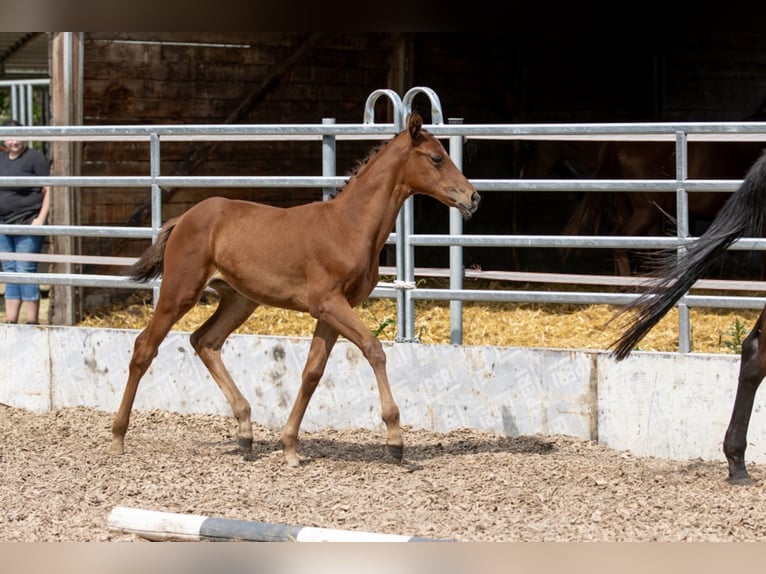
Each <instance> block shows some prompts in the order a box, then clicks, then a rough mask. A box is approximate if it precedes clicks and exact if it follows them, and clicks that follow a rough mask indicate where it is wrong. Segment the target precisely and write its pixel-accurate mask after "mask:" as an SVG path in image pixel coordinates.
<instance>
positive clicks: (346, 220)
mask: <svg viewBox="0 0 766 574" xmlns="http://www.w3.org/2000/svg"><path fill="white" fill-rule="evenodd" d="M422 126H423V120H422V119H421V117H420V116H419V115H418V114H411V115H410V117H409V119H408V126H407V129H406V130H404V131H402V132H401V133H400V134H398V135H397V136H396V137H394V138H393V139H392V140H390V141H389V142H387V143H386V144H385V145H384V146H382V147H381V148H380V149H379V150H378V151H377V152H375V153H374V154H372V155H371V156H370V158H369V159H368V160H367V162H366V163H365V164H364V165H363V166H362V167H361V168H360V169H359V170H358V171H357V172H356V174H355V175H353V176H352V177H351V178H350V180H349V181H348V183H347V184H346V185H345V186H344V188H343V190H342V192H341V193H340V194H338V196H337V197H336V198H334V199H333V200H331V201H326V202H315V203H310V204H306V205H301V206H296V207H289V208H277V207H272V206H268V205H263V204H258V203H253V202H246V201H234V200H229V199H224V198H220V197H213V198H210V199H206V200H204V201H202V202H200V203H198V204H197V205H195V206H194V207H192V208H191V209H189V211H187V212H186V213H184V214H183V215H182V216H181V217H179V218H176V219H173V220H171V221H168V222H167V223H166V224H165V225H164V226H163V227H162V229H161V231H160V234H159V236H158V238H157V242H156V243H155V244H154V245H152V246H151V247H149V249H147V250H146V252H145V253H144V254H143V255H142V256H141V257H140V258H139V260H138V261H137V262H136V263H135V265H134V266H133V267H132V268H131V269H130V270H129V274H130V276H131V277H132V278H133V279H134V280H136V281H147V280H149V279H152V278H155V277H158V276H159V275H160V274H161V275H162V283H161V287H160V294H159V299H158V301H157V305H156V310H155V312H154V316H153V317H152V319H151V321H150V322H149V324H148V325H147V327H146V328H145V329H144V330H143V331H142V332H141V333H140V334H139V335H138V337H137V338H136V341H135V346H134V350H133V356H132V358H131V360H130V368H129V372H128V381H127V384H126V386H125V391H124V394H123V396H122V401H121V402H120V406H119V409H118V411H117V413H116V415H115V417H114V422H113V424H112V444H111V451H112V453H113V454H117V455H121V454H123V453H124V441H125V433H126V432H127V429H128V424H129V421H130V412H131V408H132V405H133V401H134V399H135V396H136V391H137V390H138V384H139V381H140V380H141V377H142V376H143V375H144V373H145V372H146V370H147V369H148V368H149V365H150V364H151V362H152V360H153V359H154V357H155V356H156V355H157V351H158V348H159V346H160V343H161V342H162V340H163V339H164V338H165V336H166V335H167V334H168V332H169V331H170V329H171V328H172V326H173V325H174V324H175V323H176V322H177V321H178V320H179V319H180V318H181V317H182V316H183V315H184V314H185V313H186V312H187V311H189V309H191V308H192V307H193V306H194V305H195V304H196V303H197V301H198V300H199V298H200V296H201V295H202V293H203V291H204V290H205V288H206V287H207V286H210V287H211V288H213V289H215V290H216V291H217V292H218V293H219V295H220V302H219V304H218V307H217V309H216V311H215V312H214V313H213V315H212V316H211V317H210V318H209V319H207V321H205V323H204V324H203V325H202V326H200V327H199V328H198V329H197V330H196V331H194V332H193V333H192V334H191V344H192V346H193V347H194V349H195V351H196V352H197V354H198V355H199V357H200V359H201V360H202V362H203V363H204V364H205V366H206V367H207V369H208V371H209V372H210V375H211V376H212V377H213V379H214V380H215V382H216V383H217V384H218V386H219V387H220V388H221V391H223V394H224V395H225V396H226V399H227V401H228V402H229V404H230V405H231V408H232V410H233V412H234V416H235V417H236V419H237V422H238V432H237V436H238V445H239V448H240V450H242V451H244V452H245V453H248V452H250V451H251V450H252V443H253V430H252V422H251V420H250V413H251V407H250V404H249V403H248V401H247V399H246V398H245V397H244V396H243V395H242V393H241V392H240V391H239V389H238V388H237V385H236V384H235V382H234V381H233V379H232V378H231V375H230V374H229V372H228V371H227V369H226V367H225V366H224V364H223V362H222V360H221V348H222V347H223V344H224V341H225V340H226V338H227V337H228V336H229V335H230V334H231V333H232V332H233V331H234V330H235V329H236V328H237V327H239V326H240V325H241V324H242V323H244V322H245V320H246V319H247V318H248V317H249V316H250V314H251V313H252V312H253V311H254V310H255V309H256V307H258V305H261V304H263V305H271V306H274V307H281V308H285V309H294V310H296V311H304V312H308V313H310V314H311V315H312V317H315V318H316V320H317V323H316V327H315V329H314V335H313V338H312V340H311V345H310V349H309V354H308V359H307V361H306V365H305V367H304V369H303V373H302V381H301V386H300V388H299V390H298V393H297V396H296V398H295V403H294V404H293V407H292V410H291V411H290V414H289V416H288V419H287V422H286V424H285V426H284V428H283V430H282V433H281V443H282V447H283V450H284V455H285V459H286V462H287V464H288V465H290V466H298V465H299V464H300V460H299V457H298V454H297V452H296V444H297V442H298V430H299V427H300V424H301V420H302V419H303V415H304V413H305V411H306V408H307V406H308V404H309V401H310V400H311V396H312V394H313V393H314V390H315V389H316V387H317V385H318V383H319V379H320V378H321V376H322V374H323V373H324V369H325V366H326V364H327V359H328V357H329V355H330V352H331V351H332V348H333V346H334V345H335V342H336V341H337V339H338V336H340V335H342V336H343V337H345V338H347V339H348V340H349V341H351V342H352V343H354V344H355V345H356V346H357V347H359V349H360V350H361V352H362V353H363V354H364V356H365V358H366V359H367V361H368V362H369V364H370V366H371V367H372V370H373V372H374V374H375V379H376V380H377V383H378V391H379V393H380V401H381V407H382V408H381V411H382V412H381V414H382V418H383V421H384V422H385V424H386V428H387V440H386V444H387V447H388V451H389V453H390V454H391V455H392V456H393V457H394V458H395V459H397V460H399V461H400V460H401V459H402V454H403V441H402V433H401V429H400V425H399V407H398V406H397V404H396V402H395V401H394V398H393V395H392V393H391V389H390V387H389V383H388V377H387V375H386V355H385V352H384V350H383V346H382V345H381V343H380V342H379V341H378V339H377V338H376V337H375V335H374V334H373V333H371V332H370V330H369V329H367V328H366V327H365V326H364V323H363V322H362V321H361V319H359V317H358V316H357V315H356V313H355V312H354V310H353V307H355V306H356V305H358V304H360V303H361V302H362V301H364V300H365V299H366V298H367V297H368V296H369V294H370V293H371V291H372V289H373V288H374V287H375V285H376V284H377V282H378V260H379V255H380V252H381V249H382V248H383V246H384V244H385V242H386V240H387V239H388V236H389V234H390V233H391V231H392V229H393V227H394V223H395V220H396V216H397V214H398V213H399V209H400V208H401V207H402V204H403V203H404V201H405V200H406V199H407V198H408V197H410V196H411V195H413V194H417V193H421V194H425V195H429V196H431V197H434V198H435V199H437V200H439V201H441V202H442V203H444V204H446V205H448V206H451V207H456V208H458V209H459V210H460V211H461V212H462V214H463V217H464V218H466V219H467V218H469V217H470V216H471V215H472V214H473V213H474V212H475V211H476V209H477V208H478V205H479V199H480V198H479V194H478V193H477V192H476V190H475V188H474V187H473V185H471V183H470V182H469V181H468V180H467V179H466V178H465V176H464V175H463V174H462V173H461V172H460V170H459V169H458V168H457V166H455V164H454V163H453V162H452V160H451V159H450V157H449V155H448V154H447V152H446V151H445V149H444V147H443V146H442V144H441V143H440V142H439V140H438V139H436V138H435V137H434V136H433V135H432V134H430V133H428V132H427V131H426V130H424V129H422Z"/></svg>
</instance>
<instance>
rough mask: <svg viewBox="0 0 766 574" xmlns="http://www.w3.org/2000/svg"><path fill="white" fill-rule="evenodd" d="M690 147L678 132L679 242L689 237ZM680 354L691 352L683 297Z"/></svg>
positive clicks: (683, 250)
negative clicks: (688, 180) (687, 183)
mask: <svg viewBox="0 0 766 574" xmlns="http://www.w3.org/2000/svg"><path fill="white" fill-rule="evenodd" d="M688 177H689V146H688V138H687V135H686V132H683V131H678V132H676V221H677V223H676V235H677V237H678V239H679V240H685V239H686V238H688V237H689V193H688V192H687V191H686V180H687V178H688ZM678 257H679V258H681V257H686V247H685V246H683V245H681V246H679V247H678ZM678 352H679V353H689V352H691V321H690V319H689V306H688V305H687V304H686V302H685V299H684V298H683V297H682V298H681V300H680V301H679V303H678Z"/></svg>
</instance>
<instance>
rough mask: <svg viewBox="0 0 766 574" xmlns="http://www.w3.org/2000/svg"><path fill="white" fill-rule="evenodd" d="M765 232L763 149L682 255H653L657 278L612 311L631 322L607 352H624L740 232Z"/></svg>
mask: <svg viewBox="0 0 766 574" xmlns="http://www.w3.org/2000/svg"><path fill="white" fill-rule="evenodd" d="M765 233H766V155H761V157H760V158H759V159H758V161H756V162H755V164H753V166H752V167H751V168H750V170H749V171H748V173H747V175H746V176H745V179H744V181H743V182H742V185H741V186H740V188H739V189H738V190H737V191H736V192H735V193H733V194H732V195H731V197H730V198H729V199H728V201H727V202H726V203H725V204H724V206H723V208H721V211H720V212H718V215H717V216H716V218H715V219H714V220H713V223H712V224H711V225H710V227H709V228H708V229H707V231H705V233H704V234H702V236H700V237H699V238H698V239H697V240H696V241H694V242H692V243H690V244H689V245H688V247H687V251H686V253H685V254H684V255H683V256H682V257H680V258H679V257H678V254H677V253H676V251H675V250H666V251H664V252H662V253H661V254H660V255H659V256H658V259H657V260H656V264H655V265H654V266H653V271H654V273H653V275H655V276H656V277H658V279H656V280H654V281H653V282H651V283H650V284H649V288H648V290H647V291H646V292H644V293H643V294H642V295H641V296H640V297H639V298H638V299H636V300H635V301H633V302H632V303H629V304H628V305H626V306H625V308H624V309H622V310H621V311H620V312H619V313H618V314H617V316H619V315H622V314H624V313H628V312H633V315H634V318H635V322H634V323H633V324H632V325H631V326H630V327H629V328H628V329H627V330H626V331H625V332H624V333H623V334H622V336H621V337H620V338H619V339H617V341H615V342H614V343H612V345H610V346H611V347H613V351H612V356H613V357H615V358H616V359H617V360H622V359H624V358H625V357H627V356H628V355H629V354H630V352H631V351H632V350H633V347H635V346H636V344H637V343H638V342H639V341H640V340H641V339H642V338H643V337H644V336H645V335H646V334H647V333H648V332H649V331H650V330H651V329H652V327H654V326H655V325H656V324H657V323H658V322H659V321H660V319H662V318H663V317H664V316H665V314H666V313H667V312H668V311H669V310H670V309H671V308H672V307H673V306H674V305H675V303H676V302H677V301H678V300H679V299H680V298H681V297H682V296H683V295H684V293H686V292H687V291H688V290H689V289H690V288H691V286H692V285H694V283H695V281H697V279H699V278H700V277H701V276H702V275H704V274H705V273H707V272H708V271H710V269H711V268H712V267H713V266H714V265H715V264H716V263H717V262H718V261H719V260H720V258H721V257H722V256H723V255H724V253H725V252H726V249H727V248H728V247H729V246H730V245H731V244H732V243H734V242H735V241H736V240H737V239H740V238H741V237H762V236H764V234H765Z"/></svg>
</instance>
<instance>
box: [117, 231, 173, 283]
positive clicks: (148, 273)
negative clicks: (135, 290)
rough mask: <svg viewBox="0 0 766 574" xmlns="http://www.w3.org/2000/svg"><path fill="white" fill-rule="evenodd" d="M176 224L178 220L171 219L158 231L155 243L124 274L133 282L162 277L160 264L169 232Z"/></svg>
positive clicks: (163, 256)
mask: <svg viewBox="0 0 766 574" xmlns="http://www.w3.org/2000/svg"><path fill="white" fill-rule="evenodd" d="M176 223H178V218H175V219H171V220H169V221H168V222H167V223H165V225H163V226H162V229H160V234H159V235H158V236H157V241H156V242H155V243H153V244H152V245H151V246H150V247H149V248H148V249H147V250H146V251H144V253H143V254H142V255H141V257H139V258H138V261H136V262H135V263H134V264H133V265H131V266H130V267H128V269H127V271H126V272H125V274H126V275H128V276H129V277H130V278H131V279H133V281H140V282H142V283H143V282H145V281H149V280H150V279H156V278H157V277H159V276H160V275H162V262H163V260H164V258H165V245H167V243H168V237H170V232H171V231H173V228H175V226H176Z"/></svg>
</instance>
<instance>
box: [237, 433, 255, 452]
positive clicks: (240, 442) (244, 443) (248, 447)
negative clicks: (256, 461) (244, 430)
mask: <svg viewBox="0 0 766 574" xmlns="http://www.w3.org/2000/svg"><path fill="white" fill-rule="evenodd" d="M237 448H239V450H240V451H241V452H244V453H248V452H251V451H252V450H253V439H252V438H242V437H239V438H238V439H237Z"/></svg>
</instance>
